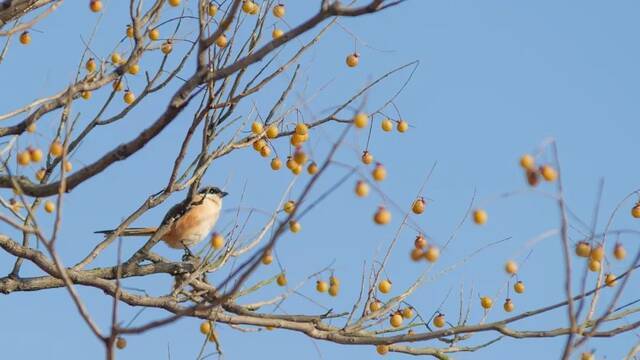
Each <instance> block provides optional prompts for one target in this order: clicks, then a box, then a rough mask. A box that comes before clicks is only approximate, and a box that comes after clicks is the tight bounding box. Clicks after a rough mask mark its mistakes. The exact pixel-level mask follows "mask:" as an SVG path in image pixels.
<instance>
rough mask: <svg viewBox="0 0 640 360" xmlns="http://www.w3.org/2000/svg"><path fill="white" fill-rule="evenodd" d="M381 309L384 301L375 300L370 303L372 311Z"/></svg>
mask: <svg viewBox="0 0 640 360" xmlns="http://www.w3.org/2000/svg"><path fill="white" fill-rule="evenodd" d="M380 309H382V303H381V302H380V301H378V300H374V301H372V302H371V303H369V310H370V311H371V312H376V311H378V310H380Z"/></svg>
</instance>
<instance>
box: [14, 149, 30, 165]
mask: <svg viewBox="0 0 640 360" xmlns="http://www.w3.org/2000/svg"><path fill="white" fill-rule="evenodd" d="M16 159H17V160H18V165H22V166H27V165H29V163H30V162H31V155H29V151H28V150H25V151H21V152H19V153H18V155H17V156H16Z"/></svg>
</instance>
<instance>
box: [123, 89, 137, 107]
mask: <svg viewBox="0 0 640 360" xmlns="http://www.w3.org/2000/svg"><path fill="white" fill-rule="evenodd" d="M122 98H123V99H124V102H125V103H127V104H128V105H131V104H133V102H134V101H135V100H136V96H135V95H134V94H133V92H131V91H129V90H127V91H125V92H124V96H123V97H122Z"/></svg>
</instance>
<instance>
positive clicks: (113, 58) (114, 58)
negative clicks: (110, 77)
mask: <svg viewBox="0 0 640 360" xmlns="http://www.w3.org/2000/svg"><path fill="white" fill-rule="evenodd" d="M111 62H112V63H113V64H114V65H118V64H120V63H121V62H122V56H120V54H119V53H117V52H114V53H113V54H111Z"/></svg>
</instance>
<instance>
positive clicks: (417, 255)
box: [409, 247, 424, 261]
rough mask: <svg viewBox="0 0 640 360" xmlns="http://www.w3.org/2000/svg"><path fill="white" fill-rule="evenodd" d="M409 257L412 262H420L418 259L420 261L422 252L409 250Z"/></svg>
mask: <svg viewBox="0 0 640 360" xmlns="http://www.w3.org/2000/svg"><path fill="white" fill-rule="evenodd" d="M409 256H410V257H411V260H413V261H420V259H422V257H423V256H424V252H423V251H422V249H420V248H416V247H414V248H413V249H411V252H410V253H409Z"/></svg>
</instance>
